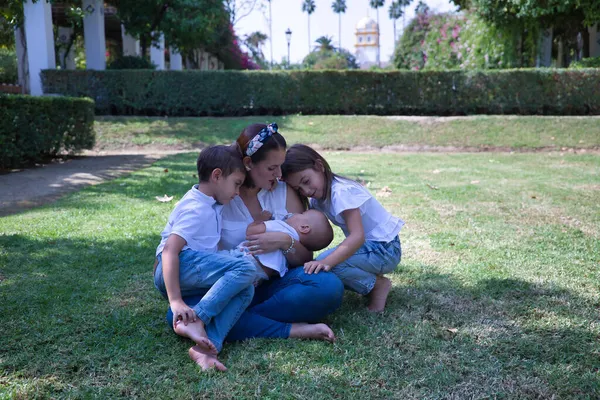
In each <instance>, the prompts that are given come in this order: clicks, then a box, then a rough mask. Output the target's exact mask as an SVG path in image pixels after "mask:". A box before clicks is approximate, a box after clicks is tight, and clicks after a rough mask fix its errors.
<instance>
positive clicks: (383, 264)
mask: <svg viewBox="0 0 600 400" xmlns="http://www.w3.org/2000/svg"><path fill="white" fill-rule="evenodd" d="M336 248H337V247H334V248H333V249H329V250H326V251H324V252H323V253H321V254H319V256H318V257H317V260H323V259H324V258H325V257H327V256H328V255H329V254H331V253H332V252H333V251H334V250H335V249H336ZM401 257H402V249H401V246H400V238H399V237H398V236H396V238H395V239H394V240H392V241H390V242H387V243H386V242H375V241H372V240H367V241H365V243H364V244H363V245H362V246H361V247H360V248H359V249H358V250H357V251H356V253H354V254H353V255H352V256H351V257H350V258H348V259H347V260H346V261H344V262H342V263H340V264H338V265H336V266H335V267H333V268H332V269H331V272H333V273H334V274H335V275H337V277H338V278H340V279H341V281H342V283H343V284H344V287H346V288H347V289H349V290H352V291H354V292H356V293H359V294H361V295H366V294H368V293H369V292H371V290H373V286H374V285H375V280H376V279H377V275H382V274H387V273H389V272H392V271H393V270H394V269H396V267H397V266H398V264H399V263H400V258H401Z"/></svg>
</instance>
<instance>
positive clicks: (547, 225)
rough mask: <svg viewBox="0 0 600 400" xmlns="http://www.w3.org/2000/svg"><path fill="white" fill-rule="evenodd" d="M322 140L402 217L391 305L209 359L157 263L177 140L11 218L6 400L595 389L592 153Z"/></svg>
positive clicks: (1, 234)
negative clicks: (347, 144)
mask: <svg viewBox="0 0 600 400" xmlns="http://www.w3.org/2000/svg"><path fill="white" fill-rule="evenodd" d="M326 156H327V159H328V160H329V161H330V163H331V164H332V167H333V169H334V170H335V171H336V172H339V173H341V174H345V175H347V176H349V177H353V178H357V179H359V180H361V181H364V183H365V184H366V185H368V186H369V188H370V189H371V190H372V191H373V192H374V193H376V192H377V191H379V190H380V189H381V188H382V187H383V186H389V187H390V188H391V190H392V196H391V197H387V198H381V201H382V202H383V204H384V205H385V206H386V207H387V208H388V209H389V210H391V211H392V212H393V213H394V214H396V215H398V216H401V217H402V218H404V219H405V221H406V227H405V228H404V229H403V231H402V235H401V236H402V241H403V260H402V263H401V264H400V266H399V268H398V269H397V271H395V272H394V273H393V274H391V276H390V277H391V279H392V281H393V285H394V286H393V289H392V292H391V296H390V299H389V303H388V307H387V311H386V312H385V314H383V315H371V314H369V313H367V312H366V311H365V303H364V302H363V299H361V298H359V297H358V296H356V295H355V294H353V293H347V294H346V295H345V299H344V303H343V306H342V308H341V309H339V310H338V311H337V312H336V313H335V314H333V315H332V316H331V317H330V318H329V319H328V320H327V321H326V322H327V323H329V324H330V325H331V326H332V328H333V329H334V331H335V332H336V334H337V336H338V341H337V343H336V344H335V345H328V344H325V343H321V342H309V341H298V340H265V339H259V340H251V341H247V342H244V343H236V344H228V345H226V346H225V350H224V352H223V353H222V360H223V362H224V363H225V364H226V365H227V366H228V367H229V372H227V373H225V374H218V373H214V372H213V373H201V372H200V371H199V370H198V368H197V367H196V366H195V365H194V364H192V363H191V362H190V361H189V360H188V358H187V354H186V351H187V348H188V347H189V346H190V343H189V342H188V341H186V340H184V339H181V338H179V337H177V336H176V335H175V334H173V333H172V332H171V331H170V329H169V328H168V326H167V324H166V323H165V322H164V312H165V309H166V306H167V304H166V302H165V301H164V300H163V299H162V298H161V297H160V295H159V294H158V293H157V291H156V290H155V289H154V287H153V284H152V278H151V268H152V262H153V253H154V249H155V247H156V245H157V244H158V240H159V232H160V230H161V229H162V228H163V226H164V223H165V221H166V219H167V217H168V215H169V213H170V211H171V209H172V207H173V206H174V202H173V203H170V204H162V203H159V202H157V201H156V200H155V199H154V196H157V195H163V194H165V193H166V194H169V195H174V196H175V200H174V201H176V200H177V199H179V198H180V197H181V196H182V195H183V194H184V193H185V191H186V190H187V189H189V187H190V186H191V185H192V184H193V183H194V177H193V174H194V162H195V155H194V154H184V155H179V156H173V157H169V158H166V159H163V160H161V161H159V162H157V163H156V164H155V165H154V166H152V167H150V168H147V169H144V170H141V171H138V172H136V173H134V174H132V175H130V176H128V177H125V178H121V179H118V180H115V181H112V182H109V183H106V184H102V185H98V186H94V187H89V188H87V189H85V190H82V191H80V192H78V193H74V194H71V195H69V196H67V197H65V198H63V199H62V200H60V201H58V202H57V203H54V204H53V205H50V206H45V207H41V208H38V209H35V210H32V211H28V212H24V213H22V214H19V215H14V216H10V217H5V218H2V219H0V311H1V312H0V314H1V315H2V318H3V321H2V324H0V337H1V338H2V340H0V398H12V397H15V398H49V397H60V398H88V397H100V398H112V397H124V398H134V397H137V398H165V397H168V398H190V397H200V398H211V399H213V398H253V397H261V398H273V399H276V398H297V399H316V398H496V397H498V398H551V397H553V396H555V397H556V398H598V397H600V374H599V372H598V371H599V369H600V357H599V356H600V343H599V340H598V338H599V337H600V336H599V335H600V323H599V321H598V307H599V306H600V298H599V296H600V273H599V269H598V267H599V265H600V202H599V201H598V199H599V198H600V179H599V178H598V177H599V176H600V158H599V157H598V156H596V155H577V154H566V155H564V156H561V155H560V154H544V153H539V154H508V153H504V154H500V153H478V154H467V155H465V154H449V155H448V154H390V153H388V154H378V155H375V154H373V153H370V154H369V153H366V154H361V153H340V152H333V153H327V154H326ZM165 169H168V172H164V170H165ZM340 239H341V235H340V232H339V230H338V231H336V241H339V240H340Z"/></svg>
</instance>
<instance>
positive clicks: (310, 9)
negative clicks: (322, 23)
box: [302, 0, 316, 53]
mask: <svg viewBox="0 0 600 400" xmlns="http://www.w3.org/2000/svg"><path fill="white" fill-rule="evenodd" d="M315 7H316V6H315V0H304V2H303V3H302V12H305V13H307V14H308V52H309V53H310V14H312V13H314V12H315Z"/></svg>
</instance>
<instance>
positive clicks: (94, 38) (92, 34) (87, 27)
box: [83, 0, 106, 70]
mask: <svg viewBox="0 0 600 400" xmlns="http://www.w3.org/2000/svg"><path fill="white" fill-rule="evenodd" d="M83 12H84V13H85V16H84V17H83V39H84V42H85V60H86V68H87V69H96V70H104V69H106V40H105V36H104V2H103V1H101V0H83Z"/></svg>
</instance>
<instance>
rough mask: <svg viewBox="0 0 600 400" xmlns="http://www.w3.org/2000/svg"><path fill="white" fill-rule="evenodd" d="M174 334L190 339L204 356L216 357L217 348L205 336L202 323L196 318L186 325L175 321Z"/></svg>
mask: <svg viewBox="0 0 600 400" xmlns="http://www.w3.org/2000/svg"><path fill="white" fill-rule="evenodd" d="M175 333H177V334H178V335H179V336H183V337H187V338H190V339H192V340H193V341H194V342H196V344H197V345H198V347H199V348H200V349H202V350H203V351H204V352H206V354H212V355H217V348H216V347H215V345H214V344H213V343H212V342H211V341H210V339H209V338H208V336H207V335H206V330H204V322H202V320H201V319H199V318H198V319H197V320H196V322H188V324H187V325H185V324H184V323H183V322H181V321H177V323H176V324H175ZM194 347H196V346H194Z"/></svg>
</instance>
